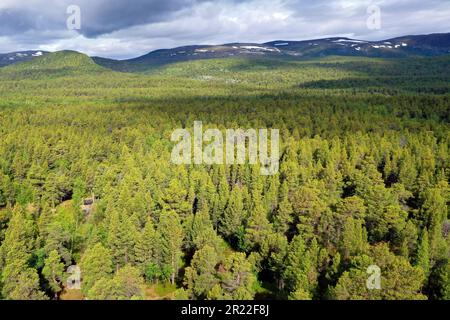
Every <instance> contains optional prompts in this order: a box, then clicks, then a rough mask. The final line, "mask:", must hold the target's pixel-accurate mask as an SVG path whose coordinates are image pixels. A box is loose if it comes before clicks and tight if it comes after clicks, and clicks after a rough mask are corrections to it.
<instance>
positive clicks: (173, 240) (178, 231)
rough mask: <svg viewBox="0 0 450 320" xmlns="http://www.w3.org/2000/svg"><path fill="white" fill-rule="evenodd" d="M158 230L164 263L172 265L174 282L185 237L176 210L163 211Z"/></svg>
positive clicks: (171, 278)
mask: <svg viewBox="0 0 450 320" xmlns="http://www.w3.org/2000/svg"><path fill="white" fill-rule="evenodd" d="M158 232H159V234H160V235H161V242H160V250H161V258H162V263H163V264H164V265H167V266H170V268H171V276H170V281H171V283H172V284H174V283H175V277H176V275H177V274H178V270H179V268H180V259H181V257H182V255H183V252H182V251H181V246H182V243H183V238H184V235H183V227H182V226H181V223H180V218H179V217H178V215H177V214H176V212H175V211H163V212H162V213H161V217H160V220H159V224H158Z"/></svg>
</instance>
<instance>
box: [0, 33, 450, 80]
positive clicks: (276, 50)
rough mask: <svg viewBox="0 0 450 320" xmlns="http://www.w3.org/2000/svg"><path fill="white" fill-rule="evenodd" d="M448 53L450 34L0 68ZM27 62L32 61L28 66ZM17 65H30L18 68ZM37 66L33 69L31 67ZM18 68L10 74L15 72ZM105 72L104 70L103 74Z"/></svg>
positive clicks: (33, 55)
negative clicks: (239, 58)
mask: <svg viewBox="0 0 450 320" xmlns="http://www.w3.org/2000/svg"><path fill="white" fill-rule="evenodd" d="M448 54H450V33H443V34H430V35H418V36H404V37H399V38H393V39H387V40H382V41H366V40H358V39H350V38H345V37H335V38H325V39H316V40H307V41H285V40H278V41H271V42H267V43H263V44H258V43H229V44H223V45H195V46H185V47H178V48H174V49H161V50H156V51H152V52H150V53H148V54H146V55H143V56H140V57H137V58H134V59H129V60H114V59H107V58H102V57H92V58H89V57H88V56H86V55H83V54H80V53H75V52H73V51H62V52H57V53H47V52H43V51H24V52H15V53H8V54H1V55H0V67H4V66H8V65H11V64H14V65H16V66H20V67H19V69H21V70H22V72H25V73H26V72H28V71H30V69H33V70H34V73H36V71H37V70H40V71H41V72H42V71H44V69H45V70H46V71H45V72H48V73H49V74H56V73H64V72H69V71H70V70H72V72H75V70H79V69H80V68H81V69H82V70H85V71H96V72H98V71H101V69H99V66H102V67H104V68H108V69H112V70H115V71H122V72H149V71H151V70H154V69H156V68H159V67H161V66H164V65H168V64H172V63H177V62H185V61H194V60H204V59H218V58H236V57H243V58H249V59H252V58H264V57H267V58H271V59H283V60H307V59H311V58H321V57H327V56H350V57H353V56H357V57H377V58H406V57H416V56H418V57H433V56H443V55H448ZM30 61H31V62H30ZM18 62H25V63H32V64H17V63H18ZM35 62H36V64H34V63H35ZM19 69H13V70H15V71H14V72H18V70H19ZM0 70H2V69H0ZM103 70H104V69H103Z"/></svg>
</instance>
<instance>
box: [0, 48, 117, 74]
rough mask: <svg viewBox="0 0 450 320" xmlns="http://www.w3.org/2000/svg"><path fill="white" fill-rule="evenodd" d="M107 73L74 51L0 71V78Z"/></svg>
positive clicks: (36, 58) (89, 59) (40, 58)
mask: <svg viewBox="0 0 450 320" xmlns="http://www.w3.org/2000/svg"><path fill="white" fill-rule="evenodd" d="M99 72H108V69H105V68H103V67H102V66H99V65H98V64H96V63H95V62H94V61H93V60H92V59H91V58H90V57H88V56H87V55H85V54H82V53H79V52H75V51H59V52H54V53H48V54H45V55H44V54H43V55H40V56H39V57H35V59H33V60H29V61H27V62H23V63H18V64H13V65H9V66H7V67H4V68H1V69H0V78H32V79H33V78H41V77H61V76H68V75H77V74H83V73H99Z"/></svg>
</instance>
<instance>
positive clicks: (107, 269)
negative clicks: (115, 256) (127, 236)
mask: <svg viewBox="0 0 450 320" xmlns="http://www.w3.org/2000/svg"><path fill="white" fill-rule="evenodd" d="M80 268H81V274H82V278H83V282H82V287H81V290H82V291H83V293H84V294H85V295H87V294H88V292H89V290H90V289H91V288H92V287H93V286H94V284H95V283H96V282H97V281H98V280H100V279H102V278H108V277H109V276H110V275H111V273H112V271H113V262H112V257H111V252H110V251H109V250H108V249H106V248H105V247H103V245H101V244H100V243H97V244H96V245H95V246H93V247H92V248H88V249H87V250H86V252H85V253H84V255H83V257H82V258H81V264H80Z"/></svg>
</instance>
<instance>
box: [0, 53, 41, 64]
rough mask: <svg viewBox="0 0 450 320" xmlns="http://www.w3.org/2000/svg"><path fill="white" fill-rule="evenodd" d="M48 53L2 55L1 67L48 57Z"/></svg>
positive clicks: (0, 55)
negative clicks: (44, 56)
mask: <svg viewBox="0 0 450 320" xmlns="http://www.w3.org/2000/svg"><path fill="white" fill-rule="evenodd" d="M47 53H48V52H46V51H19V52H11V53H4V54H0V67H5V66H9V65H11V64H15V63H19V62H26V61H30V60H33V59H34V58H36V57H40V56H43V55H46V54H47Z"/></svg>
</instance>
